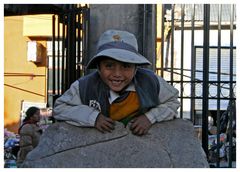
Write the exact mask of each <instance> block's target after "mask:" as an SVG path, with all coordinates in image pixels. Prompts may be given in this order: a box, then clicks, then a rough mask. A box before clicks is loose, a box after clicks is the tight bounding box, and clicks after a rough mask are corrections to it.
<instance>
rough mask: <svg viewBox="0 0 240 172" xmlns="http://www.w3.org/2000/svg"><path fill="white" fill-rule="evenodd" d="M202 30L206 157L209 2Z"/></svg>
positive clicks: (203, 124)
mask: <svg viewBox="0 0 240 172" xmlns="http://www.w3.org/2000/svg"><path fill="white" fill-rule="evenodd" d="M203 25H204V31H203V104H202V109H203V111H202V146H203V150H204V151H205V153H206V155H207V157H208V154H209V153H208V91H209V90H208V83H209V76H208V72H209V26H210V4H204V20H203Z"/></svg>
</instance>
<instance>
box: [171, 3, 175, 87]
mask: <svg viewBox="0 0 240 172" xmlns="http://www.w3.org/2000/svg"><path fill="white" fill-rule="evenodd" d="M171 7H172V11H171V20H172V21H171V79H170V80H171V85H173V80H174V79H173V74H174V73H173V67H174V63H173V61H174V30H175V28H174V11H175V5H174V4H172V5H171Z"/></svg>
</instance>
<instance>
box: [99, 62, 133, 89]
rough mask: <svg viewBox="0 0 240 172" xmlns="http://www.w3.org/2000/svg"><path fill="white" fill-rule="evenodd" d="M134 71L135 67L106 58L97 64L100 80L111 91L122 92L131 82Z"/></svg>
mask: <svg viewBox="0 0 240 172" xmlns="http://www.w3.org/2000/svg"><path fill="white" fill-rule="evenodd" d="M135 71H136V65H135V64H131V63H123V62H119V61H116V60H113V59H111V58H106V59H103V60H101V61H100V63H99V74H100V77H101V79H102V80H103V81H104V82H105V83H106V84H107V85H108V86H109V87H110V89H111V90H112V91H115V92H119V91H122V90H123V89H124V88H125V87H126V86H127V85H128V84H130V82H131V81H132V79H133V77H134V75H135Z"/></svg>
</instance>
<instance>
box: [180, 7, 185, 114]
mask: <svg viewBox="0 0 240 172" xmlns="http://www.w3.org/2000/svg"><path fill="white" fill-rule="evenodd" d="M184 10H185V5H181V81H183V56H184V52H183V50H184V19H185V18H184V12H185V11H184ZM180 89H181V91H180V94H181V100H180V103H181V107H180V118H183V99H182V97H183V83H182V82H181V83H180Z"/></svg>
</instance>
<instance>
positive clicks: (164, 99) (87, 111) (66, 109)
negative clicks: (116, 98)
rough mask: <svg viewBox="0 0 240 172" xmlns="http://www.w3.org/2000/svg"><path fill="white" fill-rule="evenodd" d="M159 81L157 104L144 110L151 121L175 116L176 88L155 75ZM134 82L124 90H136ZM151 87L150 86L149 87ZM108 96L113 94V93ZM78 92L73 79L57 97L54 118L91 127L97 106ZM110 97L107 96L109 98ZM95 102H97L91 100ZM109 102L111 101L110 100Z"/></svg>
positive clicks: (96, 113) (176, 107) (176, 106)
mask: <svg viewBox="0 0 240 172" xmlns="http://www.w3.org/2000/svg"><path fill="white" fill-rule="evenodd" d="M155 76H156V78H157V81H158V82H159V86H160V91H159V93H158V100H159V101H158V102H159V103H158V105H156V106H155V107H153V108H151V109H150V110H149V111H147V112H145V115H146V116H147V118H148V119H149V120H150V121H151V123H155V122H160V121H165V120H170V119H173V118H174V117H176V116H177V109H178V107H179V105H180V103H179V101H178V99H177V98H178V90H177V89H175V88H174V87H173V86H171V85H169V84H168V83H167V82H166V81H165V80H164V79H163V78H161V77H159V76H157V75H155ZM134 83H135V82H133V83H132V84H130V86H129V87H128V88H127V89H126V90H130V91H136V89H135V88H136V86H135V85H134ZM149 89H151V88H149ZM109 95H110V96H112V95H114V93H112V94H111V91H110V94H109ZM81 97H82V96H81V95H80V92H79V81H75V82H74V83H73V84H72V85H71V87H70V88H69V89H68V90H67V91H66V92H65V93H64V94H63V95H62V96H61V97H59V98H58V99H57V100H56V102H55V106H54V109H53V115H54V118H55V119H57V120H63V121H66V122H68V123H71V124H73V125H76V126H84V127H93V126H94V124H95V121H96V118H97V116H98V114H99V112H100V111H99V108H98V107H96V106H90V105H87V104H86V103H84V101H83V100H82V99H81ZM110 99H112V97H110V98H109V100H110ZM93 103H97V102H93ZM110 103H111V102H110Z"/></svg>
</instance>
